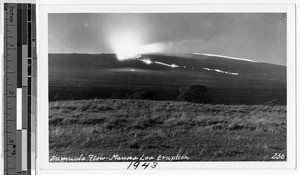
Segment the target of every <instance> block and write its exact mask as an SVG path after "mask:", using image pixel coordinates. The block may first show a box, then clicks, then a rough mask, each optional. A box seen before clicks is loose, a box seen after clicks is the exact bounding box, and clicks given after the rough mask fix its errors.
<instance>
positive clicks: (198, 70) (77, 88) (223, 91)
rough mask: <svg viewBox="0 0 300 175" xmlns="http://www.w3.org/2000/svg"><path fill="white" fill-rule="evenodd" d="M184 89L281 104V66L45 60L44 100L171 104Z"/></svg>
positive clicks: (142, 58)
mask: <svg viewBox="0 0 300 175" xmlns="http://www.w3.org/2000/svg"><path fill="white" fill-rule="evenodd" d="M189 84H201V85H204V86H206V87H207V89H208V91H207V96H208V97H209V98H210V99H211V102H212V103H224V104H227V103H262V102H267V101H271V100H278V101H280V102H286V66H281V65H274V64H269V63H261V62H256V61H252V60H247V59H242V58H233V57H226V56H221V55H212V54H198V53H194V54H161V53H157V54H141V55H137V56H136V57H135V58H133V59H128V60H122V61H119V60H118V59H117V56H116V55H115V54H49V99H50V100H59V99H64V98H72V99H91V98H110V97H112V95H113V94H115V93H123V94H126V93H127V94H130V93H133V92H140V91H147V92H151V94H152V95H151V96H152V97H151V98H152V99H153V100H175V99H176V97H177V96H178V95H179V88H180V87H184V86H187V85H189ZM66 93H68V94H70V95H69V96H68V97H63V98H62V96H63V95H61V94H66Z"/></svg>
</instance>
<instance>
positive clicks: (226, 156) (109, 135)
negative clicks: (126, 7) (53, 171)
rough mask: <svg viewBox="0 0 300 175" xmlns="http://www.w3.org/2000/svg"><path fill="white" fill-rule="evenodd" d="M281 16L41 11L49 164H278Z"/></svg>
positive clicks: (283, 119)
mask: <svg viewBox="0 0 300 175" xmlns="http://www.w3.org/2000/svg"><path fill="white" fill-rule="evenodd" d="M287 18H288V16H287V14H286V13H279V12H278V13H247V12H245V13H200V12H199V13H194V12H193V13H179V12H176V13H167V12H166V13H49V14H48V88H49V91H48V99H49V106H48V109H49V116H48V124H49V129H48V132H49V136H48V137H49V162H50V163H55V162H133V161H149V162H151V164H150V165H149V166H152V167H155V166H156V164H159V163H160V162H217V161H230V162H234V161H259V162H260V161H266V162H275V161H276V162H286V161H287V158H288V157H287ZM128 165H129V164H128ZM132 166H139V165H137V164H135V165H132ZM140 166H141V165H140Z"/></svg>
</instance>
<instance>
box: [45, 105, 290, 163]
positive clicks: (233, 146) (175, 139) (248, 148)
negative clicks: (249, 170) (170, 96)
mask: <svg viewBox="0 0 300 175" xmlns="http://www.w3.org/2000/svg"><path fill="white" fill-rule="evenodd" d="M49 133H50V137H49V146H50V152H49V154H50V158H51V156H61V157H68V156H70V157H74V156H80V155H82V154H84V155H91V154H93V155H104V156H108V157H111V156H113V155H114V154H118V155H119V156H141V155H143V154H144V155H146V156H158V155H167V156H176V155H178V154H179V155H183V156H187V157H189V158H190V159H189V161H275V160H276V159H272V157H273V158H274V155H275V154H281V155H283V154H286V106H285V105H274V104H273V105H272V104H264V105H211V104H197V103H189V102H175V101H151V100H117V99H95V100H79V101H55V102H50V105H49ZM279 160H286V157H285V156H284V157H283V159H281V158H280V159H279Z"/></svg>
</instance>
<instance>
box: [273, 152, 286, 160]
mask: <svg viewBox="0 0 300 175" xmlns="http://www.w3.org/2000/svg"><path fill="white" fill-rule="evenodd" d="M271 159H275V160H280V159H285V154H282V153H275V154H274V155H273V156H272V157H271Z"/></svg>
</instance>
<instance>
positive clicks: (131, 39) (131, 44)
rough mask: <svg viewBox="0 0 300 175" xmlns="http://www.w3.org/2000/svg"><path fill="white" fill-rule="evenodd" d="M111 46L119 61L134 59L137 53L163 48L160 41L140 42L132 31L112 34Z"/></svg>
mask: <svg viewBox="0 0 300 175" xmlns="http://www.w3.org/2000/svg"><path fill="white" fill-rule="evenodd" d="M111 47H112V49H113V51H114V52H115V53H116V54H117V58H118V59H119V60H120V61H122V60H126V59H136V58H137V56H138V55H139V54H145V53H154V52H160V51H163V50H164V45H163V44H161V43H153V44H146V45H144V44H142V42H141V40H140V38H138V36H137V35H134V34H133V33H126V34H122V35H118V36H114V37H113V38H112V40H111Z"/></svg>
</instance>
